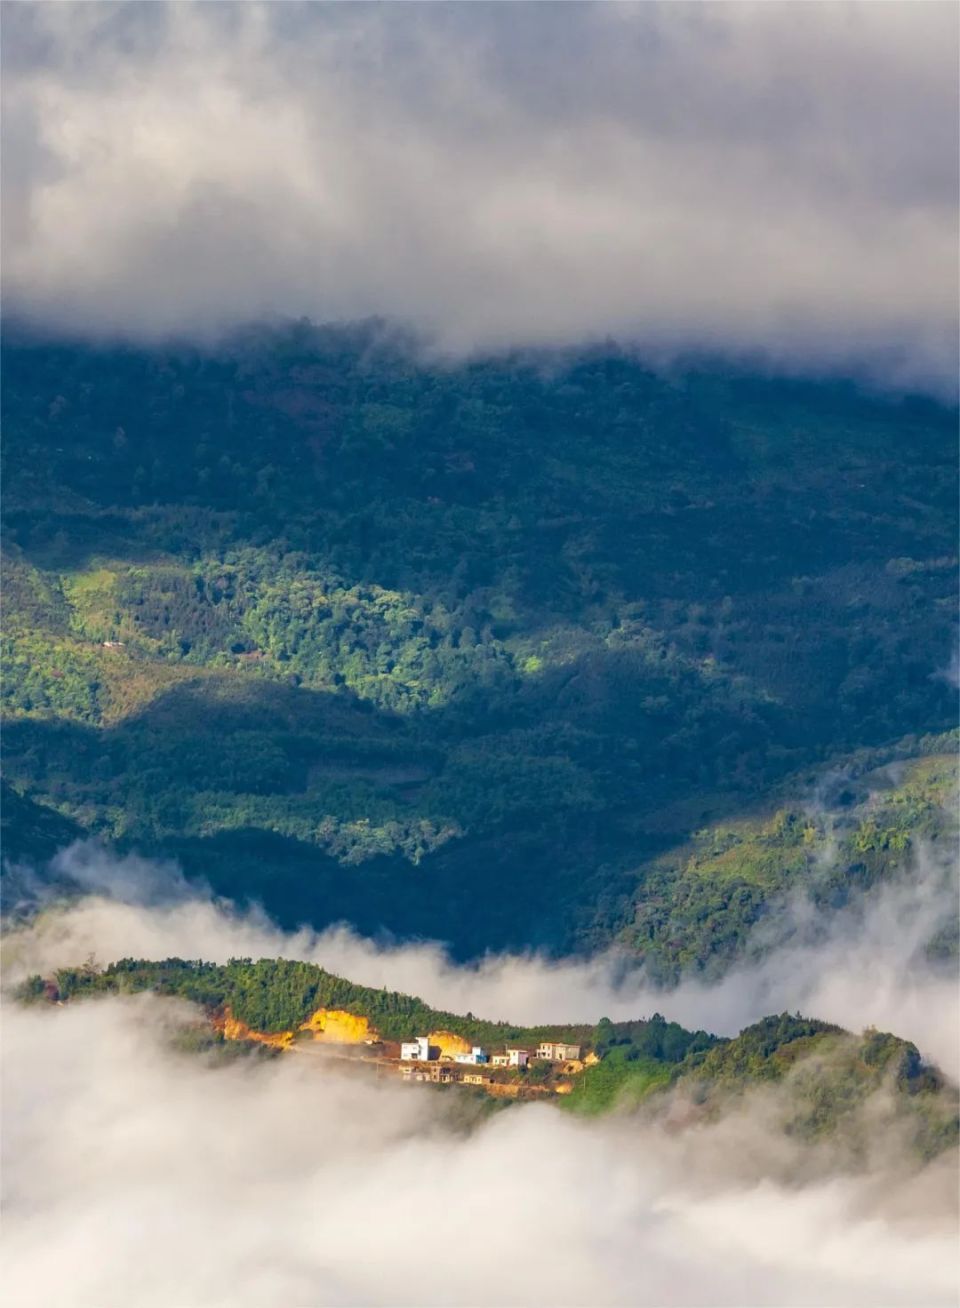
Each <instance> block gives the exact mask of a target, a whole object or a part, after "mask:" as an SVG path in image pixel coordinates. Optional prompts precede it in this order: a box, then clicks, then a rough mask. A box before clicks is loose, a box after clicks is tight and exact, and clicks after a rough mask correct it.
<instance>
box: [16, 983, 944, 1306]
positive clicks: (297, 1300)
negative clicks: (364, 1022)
mask: <svg viewBox="0 0 960 1308" xmlns="http://www.w3.org/2000/svg"><path fill="white" fill-rule="evenodd" d="M184 1012H185V1009H184V1008H183V1007H182V1006H180V1005H179V1004H176V1003H174V1002H172V1001H169V1000H160V999H157V998H155V997H153V996H137V997H129V998H126V999H117V998H113V999H106V1000H100V1001H92V1002H87V1003H78V1004H74V1005H69V1006H67V1007H63V1008H46V1009H41V1010H37V1009H32V1010H19V1009H15V1008H11V1007H9V1006H8V1009H7V1011H6V1013H5V1015H4V1016H5V1022H4V1026H5V1031H4V1040H5V1047H6V1053H5V1059H4V1096H3V1113H4V1153H5V1157H4V1169H3V1186H4V1193H5V1199H4V1243H5V1287H6V1292H7V1297H8V1300H9V1301H10V1302H11V1303H15V1304H17V1305H18V1308H20V1306H21V1305H22V1306H23V1308H54V1306H55V1308H74V1306H76V1308H80V1306H81V1305H83V1306H86V1308H114V1306H116V1308H121V1306H122V1308H126V1306H127V1305H129V1304H131V1303H136V1304H137V1305H138V1308H170V1305H172V1304H176V1305H177V1308H266V1306H267V1305H269V1306H270V1308H275V1306H276V1305H279V1304H289V1305H297V1306H298V1308H300V1306H303V1308H306V1306H308V1305H311V1306H312V1305H319V1304H323V1305H328V1306H330V1305H337V1306H339V1305H356V1306H360V1305H362V1306H363V1308H372V1306H373V1305H390V1308H404V1306H405V1305H409V1306H410V1308H423V1306H426V1305H444V1306H448V1305H449V1306H450V1308H454V1306H467V1305H475V1304H478V1303H491V1304H504V1305H506V1304H509V1305H511V1306H517V1308H519V1306H521V1305H531V1306H532V1305H566V1306H573V1305H583V1306H585V1305H590V1306H591V1308H601V1306H602V1305H630V1308H642V1306H643V1305H658V1306H664V1305H703V1304H708V1303H709V1304H711V1305H717V1306H719V1305H759V1304H766V1305H805V1306H806V1308H809V1305H811V1304H830V1305H831V1308H847V1306H848V1305H849V1306H850V1308H854V1306H857V1305H863V1306H866V1305H871V1306H872V1308H879V1306H880V1305H884V1306H885V1308H892V1306H894V1305H912V1304H916V1303H923V1304H925V1305H930V1306H931V1308H932V1306H934V1305H940V1304H943V1305H949V1304H953V1303H954V1302H955V1294H956V1285H955V1240H954V1227H953V1220H954V1213H953V1199H954V1190H955V1186H954V1185H953V1173H952V1170H951V1169H949V1168H939V1167H933V1168H928V1169H926V1170H924V1171H922V1172H920V1173H919V1174H917V1173H915V1172H914V1173H910V1172H905V1173H903V1174H902V1175H901V1176H900V1177H899V1178H898V1182H897V1184H896V1185H892V1184H889V1183H888V1184H887V1185H886V1186H879V1185H878V1184H877V1183H876V1179H875V1178H873V1177H870V1176H859V1177H857V1176H833V1177H825V1178H823V1177H821V1178H820V1179H817V1180H814V1181H811V1182H810V1183H808V1184H798V1183H793V1184H788V1183H786V1182H784V1181H783V1180H781V1179H778V1178H777V1176H776V1175H774V1174H772V1173H773V1171H774V1169H771V1168H770V1167H769V1166H767V1165H766V1164H764V1165H762V1166H759V1167H758V1166H757V1165H756V1163H757V1160H760V1161H761V1162H762V1161H763V1160H764V1159H765V1158H766V1157H767V1150H766V1149H765V1146H764V1139H765V1136H764V1127H763V1124H762V1116H760V1117H758V1116H757V1115H754V1116H753V1117H751V1118H749V1119H748V1118H746V1117H744V1116H740V1117H739V1118H730V1119H728V1120H726V1121H722V1122H720V1123H719V1124H717V1125H714V1126H710V1127H702V1128H698V1129H697V1130H696V1131H695V1132H689V1131H688V1132H681V1133H680V1134H679V1135H676V1134H669V1133H667V1132H665V1131H664V1130H663V1129H662V1128H661V1127H659V1126H656V1125H646V1126H644V1125H642V1124H641V1123H639V1122H638V1121H636V1120H632V1119H621V1120H614V1121H606V1122H599V1123H598V1122H592V1123H584V1122H580V1121H577V1120H574V1119H571V1118H569V1117H567V1116H566V1115H565V1114H563V1113H561V1112H559V1111H557V1110H554V1109H549V1108H545V1107H543V1106H540V1105H531V1106H520V1107H517V1108H513V1109H510V1110H509V1111H507V1112H505V1113H501V1114H498V1115H495V1116H494V1117H493V1118H492V1119H488V1120H487V1121H485V1122H483V1123H482V1124H479V1125H477V1124H474V1125H473V1126H472V1128H469V1129H467V1128H465V1127H464V1125H463V1124H462V1122H459V1121H458V1112H457V1107H456V1105H457V1098H456V1096H451V1095H444V1094H442V1093H441V1094H439V1095H438V1094H436V1093H433V1092H431V1091H430V1090H428V1089H426V1088H422V1087H410V1086H406V1087H404V1086H401V1085H399V1084H397V1083H394V1082H377V1081H372V1080H366V1079H363V1078H357V1077H352V1078H351V1077H345V1076H344V1075H343V1074H342V1073H341V1074H337V1073H334V1072H331V1071H330V1070H329V1069H326V1068H325V1067H324V1065H323V1064H321V1063H319V1062H318V1061H316V1060H314V1059H313V1058H312V1057H311V1056H310V1055H309V1054H304V1055H301V1056H295V1055H290V1056H284V1057H282V1058H280V1059H279V1060H277V1061H275V1062H272V1063H270V1064H268V1065H255V1066H250V1065H246V1066H238V1065H233V1066H229V1067H220V1068H213V1067H210V1066H209V1065H207V1064H205V1063H204V1062H203V1061H202V1060H201V1059H199V1058H196V1057H194V1058H190V1057H189V1056H186V1055H181V1054H177V1053H175V1052H173V1051H172V1050H171V1048H170V1046H169V1042H168V1038H167V1037H168V1034H169V1031H170V1028H171V1026H172V1025H173V1024H174V1023H175V1022H176V1021H177V1020H178V1015H179V1014H182V1013H184ZM460 1102H461V1103H462V1101H460ZM746 1141H749V1142H750V1143H751V1145H752V1146H753V1148H752V1149H749V1150H748V1149H745V1148H744V1145H745V1142H746ZM774 1148H775V1149H776V1150H778V1151H779V1152H780V1153H781V1154H782V1153H783V1151H784V1150H789V1148H790V1146H789V1144H788V1143H785V1142H784V1141H783V1140H782V1139H781V1140H780V1141H779V1142H778V1143H777V1144H776V1146H774V1145H772V1144H771V1151H772V1150H773V1149H774Z"/></svg>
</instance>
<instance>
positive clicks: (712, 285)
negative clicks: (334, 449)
mask: <svg viewBox="0 0 960 1308" xmlns="http://www.w3.org/2000/svg"><path fill="white" fill-rule="evenodd" d="M957 29H958V11H957V9H956V7H955V6H954V5H952V4H946V3H945V4H937V3H922V2H919V3H918V2H915V0H914V2H911V3H902V4H901V3H865V4H853V5H847V4H841V3H825V4H819V3H809V4H808V3H777V4H772V3H771V4H756V5H742V4H738V3H729V4H712V5H711V4H699V3H694V4H686V3H682V2H679V0H678V2H675V3H669V4H662V5H661V4H656V3H642V4H620V3H609V4H598V5H592V4H576V3H573V4H562V5H561V4H556V5H555V4H526V3H512V4H490V5H488V4H485V3H471V4H452V5H448V4H444V3H437V4H417V3H411V4H372V5H368V4H365V3H351V4H345V5H342V4H336V5H328V4H322V3H320V4H310V5H300V4H295V3H284V4H270V5H263V6H261V5H257V4H244V5H240V6H234V5H231V4H228V3H218V4H204V5H189V6H167V5H161V4H150V5H143V4H110V5H106V6H104V5H100V4H98V3H90V4H72V5H61V4H57V3H50V4H42V5H34V4H20V3H7V4H5V5H4V42H3V62H4V78H3V94H4V100H5V108H4V130H3V135H4V151H3V183H4V185H3V201H4V227H3V289H4V308H5V311H6V313H7V314H8V315H9V316H23V317H28V318H30V319H32V320H33V321H35V322H37V323H39V324H41V325H42V326H45V327H51V328H69V329H71V330H73V331H81V332H84V333H90V334H120V335H126V336H132V337H134V338H136V339H144V340H154V339H157V338H162V337H164V336H166V335H169V334H171V333H173V334H186V335H188V336H193V337H209V336H211V335H214V336H215V335H216V334H217V333H218V332H220V331H222V330H224V329H228V328H230V327H231V326H234V325H237V324H239V323H243V322H247V321H250V320H256V319H258V318H263V317H277V316H279V317H298V316H301V315H303V316H307V317H310V318H312V319H313V320H315V321H339V320H349V319H356V318H362V317H366V316H369V315H382V316H386V317H388V318H393V319H398V320H402V321H404V322H407V323H409V324H412V325H413V326H414V327H415V328H416V329H417V331H419V332H420V333H421V334H423V336H424V338H425V339H428V340H429V341H431V342H433V344H434V345H435V346H436V347H437V348H439V349H441V350H445V351H452V352H459V353H463V352H470V351H474V350H478V349H479V350H491V349H499V348H504V347H507V346H515V345H552V344H570V343H576V342H580V341H584V340H595V339H597V338H606V337H608V336H614V337H617V338H618V339H620V340H621V341H624V342H632V343H635V344H636V345H637V346H639V347H640V348H641V349H642V350H643V351H645V352H646V353H647V354H649V355H651V356H654V355H666V356H671V355H673V354H676V353H684V352H689V351H697V350H700V351H710V352H719V353H721V354H727V355H732V356H736V357H747V358H754V357H763V358H765V359H766V360H768V361H769V362H772V363H773V364H774V365H775V366H777V367H781V368H784V369H787V370H790V371H800V372H808V373H814V374H816V373H819V372H831V371H832V372H841V373H842V372H847V373H852V374H863V375H867V376H870V377H872V378H873V380H875V381H879V382H882V383H885V384H890V385H895V386H907V387H914V388H917V389H921V390H928V391H931V392H934V393H938V394H949V393H951V392H952V391H953V390H954V389H955V385H956V381H955V378H956V363H957V259H958V256H957V157H958V148H957V146H958V143H957V131H958V128H957V121H958V118H957V97H958V91H957V80H958V79H957V42H958V35H957Z"/></svg>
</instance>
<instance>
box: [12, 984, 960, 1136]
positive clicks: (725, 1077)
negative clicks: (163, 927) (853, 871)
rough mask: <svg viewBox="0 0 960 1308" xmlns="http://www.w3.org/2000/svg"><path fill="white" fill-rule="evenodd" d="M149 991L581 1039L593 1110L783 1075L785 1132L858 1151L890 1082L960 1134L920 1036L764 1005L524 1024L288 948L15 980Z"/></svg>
mask: <svg viewBox="0 0 960 1308" xmlns="http://www.w3.org/2000/svg"><path fill="white" fill-rule="evenodd" d="M143 991H149V992H152V993H154V994H157V995H162V996H178V997H180V998H182V999H187V1000H190V1001H191V1002H193V1003H195V1004H198V1005H200V1006H201V1007H202V1008H203V1009H205V1010H206V1012H207V1013H208V1014H210V1015H211V1016H213V1015H216V1014H222V1013H223V1012H224V1011H225V1010H229V1012H230V1014H231V1015H232V1016H233V1017H235V1018H237V1019H239V1020H240V1021H241V1022H243V1023H244V1024H245V1025H246V1026H247V1027H249V1028H251V1029H252V1030H253V1031H255V1032H259V1033H271V1032H281V1031H294V1032H295V1031H296V1030H297V1028H298V1027H299V1026H300V1024H301V1023H303V1022H305V1021H306V1020H307V1018H308V1017H310V1015H311V1014H312V1013H314V1012H315V1011H316V1010H317V1009H318V1008H321V1007H322V1008H332V1009H338V1010H342V1011H346V1012H348V1013H352V1014H354V1015H355V1016H358V1017H365V1018H367V1020H368V1021H369V1022H370V1024H371V1026H372V1027H373V1028H374V1030H375V1031H376V1032H377V1033H378V1034H379V1035H380V1036H381V1037H383V1038H384V1039H387V1040H394V1041H397V1040H404V1039H410V1038H412V1037H413V1036H414V1035H417V1034H424V1033H426V1032H429V1031H438V1030H444V1031H451V1032H454V1033H456V1034H459V1035H461V1036H463V1037H464V1038H465V1039H467V1040H468V1041H470V1042H471V1043H477V1044H482V1045H484V1046H486V1047H487V1049H488V1050H492V1051H497V1050H499V1049H501V1048H502V1047H503V1046H504V1045H505V1044H507V1043H512V1042H516V1043H522V1044H524V1045H526V1046H528V1047H530V1048H535V1047H536V1045H537V1044H538V1043H539V1042H540V1041H541V1040H569V1041H573V1042H576V1043H577V1044H579V1045H580V1046H581V1053H582V1055H583V1056H586V1055H587V1053H588V1052H589V1053H591V1054H592V1055H594V1056H595V1058H596V1059H599V1061H598V1062H594V1063H593V1064H592V1065H588V1066H587V1067H585V1068H584V1069H583V1070H581V1071H579V1072H573V1073H565V1074H564V1077H563V1079H564V1081H565V1082H566V1085H565V1087H564V1088H565V1089H567V1090H569V1093H566V1094H563V1095H562V1096H558V1097H557V1102H558V1103H559V1104H560V1106H562V1107H563V1108H564V1109H565V1110H567V1111H570V1112H574V1113H579V1114H583V1115H586V1116H595V1115H598V1114H602V1113H605V1112H610V1111H614V1110H616V1111H620V1112H623V1111H629V1110H632V1109H636V1108H638V1107H639V1106H641V1105H643V1107H644V1109H645V1110H650V1111H653V1112H658V1111H660V1110H661V1109H662V1108H663V1106H664V1101H663V1100H662V1097H661V1094H660V1092H665V1091H668V1090H673V1091H677V1092H678V1093H679V1095H680V1097H681V1099H682V1101H683V1102H684V1103H686V1104H687V1105H688V1107H689V1110H690V1111H692V1113H693V1115H694V1118H695V1119H696V1120H704V1119H709V1118H710V1117H711V1116H715V1115H717V1114H718V1113H719V1112H720V1111H722V1110H723V1109H725V1108H727V1107H728V1106H729V1105H730V1103H731V1101H732V1100H735V1099H737V1098H739V1097H741V1096H743V1095H744V1094H746V1093H747V1092H749V1091H751V1090H756V1089H762V1088H763V1087H768V1088H769V1087H774V1086H780V1087H781V1088H782V1089H783V1091H784V1093H783V1094H782V1095H780V1096H778V1099H777V1104H778V1111H779V1113H780V1117H781V1123H780V1124H781V1127H782V1129H783V1130H784V1131H785V1132H786V1133H787V1134H788V1135H791V1136H794V1137H795V1138H798V1139H800V1140H816V1139H818V1138H820V1137H824V1136H830V1135H833V1134H834V1133H835V1132H836V1131H837V1130H838V1128H840V1127H841V1126H842V1125H844V1126H847V1127H849V1128H850V1129H849V1130H848V1133H847V1139H846V1141H845V1147H848V1148H853V1149H854V1153H856V1151H857V1150H861V1151H862V1150H865V1149H866V1148H867V1147H868V1146H869V1143H870V1136H871V1133H875V1131H876V1129H877V1126H878V1120H877V1119H876V1118H871V1119H869V1121H866V1122H862V1121H860V1119H859V1116H858V1115H859V1110H860V1109H861V1108H862V1106H863V1105H864V1103H865V1101H866V1100H867V1099H868V1098H869V1097H870V1096H871V1095H873V1094H874V1093H875V1092H877V1091H879V1090H886V1091H887V1098H888V1103H887V1108H886V1113H887V1122H886V1125H887V1127H888V1128H890V1129H893V1128H894V1127H895V1129H897V1130H899V1131H900V1132H901V1135H902V1138H903V1139H905V1140H906V1141H907V1143H908V1145H909V1147H910V1148H911V1150H912V1151H913V1152H915V1153H916V1154H918V1155H919V1156H920V1157H922V1158H930V1157H933V1156H934V1155H936V1154H937V1153H939V1152H941V1151H942V1150H944V1149H946V1148H950V1147H953V1146H955V1144H956V1141H957V1134H958V1116H957V1095H956V1091H955V1088H954V1087H952V1086H950V1085H949V1084H948V1083H947V1082H946V1081H945V1080H944V1078H943V1077H942V1076H941V1074H940V1073H939V1072H938V1071H937V1070H936V1068H933V1067H931V1066H929V1065H927V1064H924V1063H923V1061H922V1060H921V1058H920V1055H919V1053H918V1051H917V1049H916V1047H915V1046H914V1045H912V1044H910V1043H908V1042H907V1041H905V1040H901V1039H899V1038H898V1037H896V1036H894V1035H890V1034H886V1033H881V1032H877V1031H873V1030H870V1031H867V1032H865V1033H863V1035H861V1036H857V1035H853V1034H851V1033H850V1032H848V1031H844V1030H843V1029H842V1028H840V1027H838V1026H833V1025H831V1024H829V1023H827V1022H820V1021H816V1020H811V1019H807V1018H802V1017H800V1016H799V1015H797V1016H795V1017H791V1016H790V1015H789V1014H786V1013H783V1014H781V1015H780V1016H778V1017H768V1018H765V1019H763V1020H762V1021H761V1022H757V1023H755V1024H754V1025H753V1026H750V1027H747V1028H746V1029H745V1030H744V1031H742V1032H741V1033H740V1035H739V1036H737V1037H736V1038H734V1039H724V1038H719V1037H717V1036H713V1035H709V1034H708V1033H707V1032H705V1031H696V1032H694V1031H687V1030H685V1029H684V1028H683V1027H681V1026H679V1025H678V1024H677V1023H676V1022H667V1021H665V1020H664V1019H663V1018H662V1017H661V1016H660V1015H659V1014H654V1015H653V1016H652V1017H650V1018H645V1019H638V1020H636V1021H631V1022H611V1021H609V1020H608V1019H607V1018H602V1019H601V1020H600V1022H599V1023H597V1025H596V1026H589V1025H583V1024H570V1025H562V1024H560V1025H552V1026H539V1027H524V1026H518V1025H515V1024H512V1023H510V1022H509V1021H503V1020H501V1021H489V1020H486V1019H483V1018H478V1017H475V1016H474V1015H473V1014H472V1013H468V1014H466V1015H462V1014H456V1013H449V1012H444V1011H441V1010H437V1009H433V1008H431V1007H430V1006H429V1005H427V1004H425V1003H424V1002H423V1001H422V1000H420V999H417V998H415V997H413V996H410V995H404V994H400V993H397V992H395V991H388V990H378V989H372V988H370V987H367V986H358V985H354V984H353V983H352V982H350V981H347V980H345V979H344V978H342V977H338V976H335V975H333V974H332V973H329V972H326V971H325V970H324V969H323V968H321V967H318V966H316V965H314V964H310V963H300V962H293V961H289V960H284V959H260V960H258V961H257V962H254V961H253V960H251V959H234V960H231V961H230V962H229V963H227V964H223V965H218V964H212V963H204V962H200V961H188V960H184V959H179V958H168V959H165V960H162V961H157V962H149V961H147V960H143V959H122V960H121V961H120V962H118V963H113V964H110V965H109V966H107V967H105V968H102V969H99V968H97V967H96V966H94V965H93V964H89V963H88V964H86V965H85V966H83V967H73V968H61V969H59V970H57V971H56V972H55V973H53V974H52V976H49V977H46V978H44V977H41V976H34V977H31V978H29V979H28V980H26V981H24V982H23V983H22V984H21V985H20V987H19V988H18V990H17V992H16V993H17V997H18V998H19V999H20V1000H21V1001H22V1002H27V1003H45V1002H49V1001H51V1000H58V1001H59V1002H61V1003H68V1002H72V1001H75V1000H77V999H83V998H91V997H95V996H103V995H128V994H136V993H140V992H143ZM195 1043H196V1047H197V1048H198V1049H200V1050H201V1051H206V1050H209V1048H210V1044H209V1041H203V1040H199V1041H196V1042H195ZM227 1043H230V1042H227ZM543 1073H546V1074H547V1075H550V1069H549V1068H547V1067H546V1066H545V1065H543V1064H540V1065H538V1064H536V1063H534V1064H532V1065H531V1067H530V1069H529V1071H528V1073H527V1074H526V1077H525V1078H524V1079H526V1080H529V1081H530V1082H531V1083H532V1084H542V1083H543V1079H544V1078H543V1075H542V1074H543ZM554 1084H555V1081H554ZM688 1115H689V1114H688ZM851 1131H852V1132H853V1134H851ZM857 1133H859V1136H860V1138H857Z"/></svg>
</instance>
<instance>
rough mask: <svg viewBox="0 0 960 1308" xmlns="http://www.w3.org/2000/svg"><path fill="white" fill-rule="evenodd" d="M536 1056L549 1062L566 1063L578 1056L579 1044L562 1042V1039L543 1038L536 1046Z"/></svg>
mask: <svg viewBox="0 0 960 1308" xmlns="http://www.w3.org/2000/svg"><path fill="white" fill-rule="evenodd" d="M537 1057H538V1058H546V1059H548V1060H549V1061H550V1062H551V1063H566V1062H568V1061H569V1060H570V1059H574V1058H579V1057H580V1046H579V1045H568V1044H564V1042H563V1041H562V1040H544V1041H543V1042H542V1043H541V1044H540V1045H538V1046H537Z"/></svg>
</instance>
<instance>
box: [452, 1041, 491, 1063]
mask: <svg viewBox="0 0 960 1308" xmlns="http://www.w3.org/2000/svg"><path fill="white" fill-rule="evenodd" d="M489 1061H490V1058H489V1056H488V1054H487V1052H486V1050H484V1049H481V1048H480V1046H479V1045H474V1046H473V1048H472V1049H471V1050H470V1052H469V1054H455V1055H454V1062H455V1063H488V1062H489Z"/></svg>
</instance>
